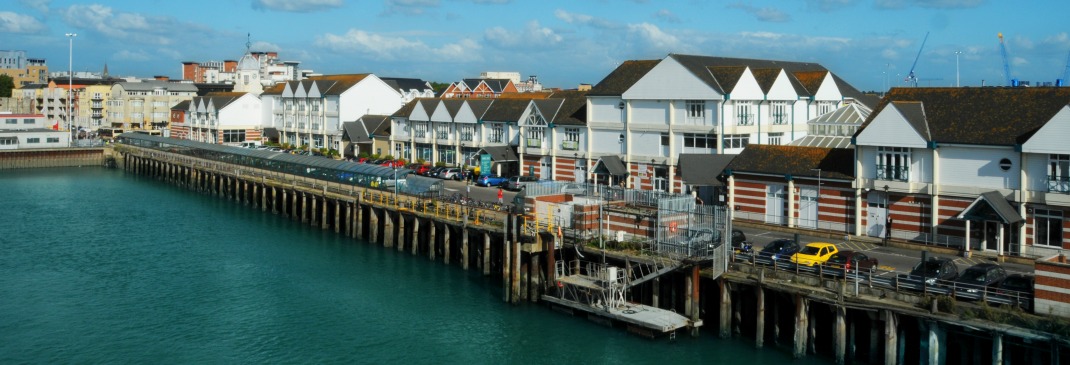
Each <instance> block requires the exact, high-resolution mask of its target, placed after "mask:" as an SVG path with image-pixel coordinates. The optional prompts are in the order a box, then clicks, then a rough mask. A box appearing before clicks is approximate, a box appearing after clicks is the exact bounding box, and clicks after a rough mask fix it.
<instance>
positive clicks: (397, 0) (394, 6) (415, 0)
mask: <svg viewBox="0 0 1070 365" xmlns="http://www.w3.org/2000/svg"><path fill="white" fill-rule="evenodd" d="M438 6H439V0H386V3H385V4H384V7H385V8H386V10H384V11H383V13H384V14H403V15H423V14H425V13H427V10H428V9H431V8H437V7H438Z"/></svg>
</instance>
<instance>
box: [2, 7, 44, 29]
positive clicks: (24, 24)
mask: <svg viewBox="0 0 1070 365" xmlns="http://www.w3.org/2000/svg"><path fill="white" fill-rule="evenodd" d="M44 30H45V25H44V23H41V22H40V21H38V20H37V18H34V17H32V16H29V15H23V14H16V13H12V12H10V11H0V33H39V32H41V31H44Z"/></svg>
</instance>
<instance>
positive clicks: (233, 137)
mask: <svg viewBox="0 0 1070 365" xmlns="http://www.w3.org/2000/svg"><path fill="white" fill-rule="evenodd" d="M239 142H245V130H244V129H228V130H224V131H223V143H239Z"/></svg>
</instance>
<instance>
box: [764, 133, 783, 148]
mask: <svg viewBox="0 0 1070 365" xmlns="http://www.w3.org/2000/svg"><path fill="white" fill-rule="evenodd" d="M783 138H784V132H777V133H769V135H768V138H767V140H768V142H769V144H771V145H781V144H783V141H782V139H783Z"/></svg>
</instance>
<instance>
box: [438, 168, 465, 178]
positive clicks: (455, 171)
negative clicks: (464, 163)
mask: <svg viewBox="0 0 1070 365" xmlns="http://www.w3.org/2000/svg"><path fill="white" fill-rule="evenodd" d="M460 173H461V169H460V168H456V167H449V168H445V169H442V171H439V172H438V175H437V176H435V177H437V178H439V179H447V180H452V179H454V178H456V177H457V175H459V174H460Z"/></svg>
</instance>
